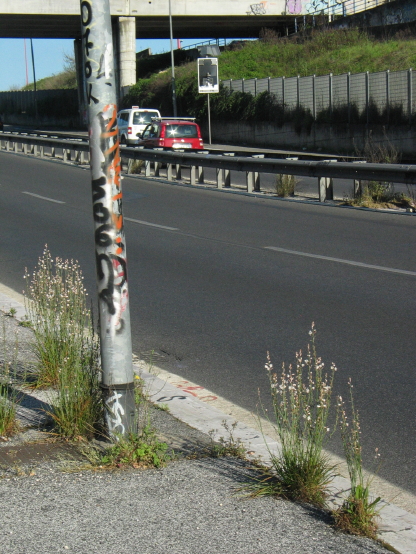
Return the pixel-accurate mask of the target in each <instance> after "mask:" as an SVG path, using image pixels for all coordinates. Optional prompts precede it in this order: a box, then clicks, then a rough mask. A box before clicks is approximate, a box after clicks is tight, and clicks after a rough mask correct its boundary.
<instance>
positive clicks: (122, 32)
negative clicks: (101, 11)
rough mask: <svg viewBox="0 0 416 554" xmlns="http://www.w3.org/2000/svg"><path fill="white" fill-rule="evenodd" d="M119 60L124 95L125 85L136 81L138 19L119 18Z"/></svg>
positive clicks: (121, 86) (121, 88)
mask: <svg viewBox="0 0 416 554" xmlns="http://www.w3.org/2000/svg"><path fill="white" fill-rule="evenodd" d="M118 47H119V52H118V62H119V79H120V85H119V86H120V96H121V97H122V96H124V94H123V90H124V87H128V86H131V85H134V84H135V83H136V19H135V18H134V17H119V18H118Z"/></svg>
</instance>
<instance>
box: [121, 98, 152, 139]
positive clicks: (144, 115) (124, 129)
mask: <svg viewBox="0 0 416 554" xmlns="http://www.w3.org/2000/svg"><path fill="white" fill-rule="evenodd" d="M154 117H159V118H160V112H159V110H153V109H148V108H139V106H133V107H132V108H129V109H127V110H120V111H119V112H118V114H117V125H118V136H119V139H120V143H121V144H127V145H128V146H134V145H135V144H137V142H138V139H139V136H138V135H140V134H141V133H143V131H144V130H145V128H146V126H147V125H148V124H149V123H152V118H154Z"/></svg>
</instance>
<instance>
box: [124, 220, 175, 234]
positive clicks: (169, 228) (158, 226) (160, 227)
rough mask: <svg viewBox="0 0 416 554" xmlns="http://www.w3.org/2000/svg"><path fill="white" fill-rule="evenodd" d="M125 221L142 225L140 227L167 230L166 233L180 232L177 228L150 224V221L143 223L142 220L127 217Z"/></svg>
mask: <svg viewBox="0 0 416 554" xmlns="http://www.w3.org/2000/svg"><path fill="white" fill-rule="evenodd" d="M124 219H125V220H126V221H132V222H133V223H140V225H147V226H148V227H156V228H157V229H165V230H166V231H179V229H178V228H177V227H166V225H158V224H157V223H150V222H149V221H141V220H140V219H131V218H130V217H125V218H124Z"/></svg>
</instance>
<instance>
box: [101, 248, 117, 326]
mask: <svg viewBox="0 0 416 554" xmlns="http://www.w3.org/2000/svg"><path fill="white" fill-rule="evenodd" d="M96 264H97V274H98V279H99V280H100V281H103V280H104V279H105V278H107V283H106V286H105V288H103V289H101V291H100V292H99V293H98V296H99V297H100V298H101V300H102V301H103V302H105V303H106V304H107V307H108V311H109V312H110V314H111V315H114V314H115V313H116V309H115V306H114V301H113V293H114V272H113V262H112V260H111V259H110V257H109V256H107V255H106V254H97V255H96ZM103 266H104V268H105V270H106V271H105V270H104V269H103Z"/></svg>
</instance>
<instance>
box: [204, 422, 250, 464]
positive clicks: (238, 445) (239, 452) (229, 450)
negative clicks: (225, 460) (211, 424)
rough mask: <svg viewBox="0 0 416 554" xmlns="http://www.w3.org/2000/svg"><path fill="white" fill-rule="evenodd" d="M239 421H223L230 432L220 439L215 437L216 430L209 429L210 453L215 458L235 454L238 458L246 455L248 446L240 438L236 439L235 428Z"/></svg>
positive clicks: (223, 424)
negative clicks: (230, 422) (229, 422)
mask: <svg viewBox="0 0 416 554" xmlns="http://www.w3.org/2000/svg"><path fill="white" fill-rule="evenodd" d="M237 424H238V423H237V421H235V422H234V423H232V424H231V425H230V424H228V423H227V421H226V420H224V421H223V422H222V426H223V427H224V429H225V430H226V431H227V433H228V437H220V438H219V439H218V440H215V439H214V434H215V431H214V430H211V431H209V433H208V435H209V438H210V439H211V444H210V447H209V455H210V456H212V457H213V458H222V457H223V456H234V457H236V458H244V457H245V455H246V452H247V450H246V447H245V446H244V444H243V443H242V442H241V440H240V439H236V438H235V436H234V432H235V429H236V427H237Z"/></svg>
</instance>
